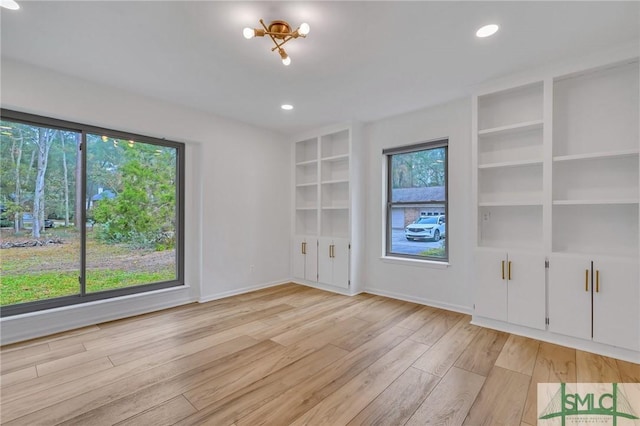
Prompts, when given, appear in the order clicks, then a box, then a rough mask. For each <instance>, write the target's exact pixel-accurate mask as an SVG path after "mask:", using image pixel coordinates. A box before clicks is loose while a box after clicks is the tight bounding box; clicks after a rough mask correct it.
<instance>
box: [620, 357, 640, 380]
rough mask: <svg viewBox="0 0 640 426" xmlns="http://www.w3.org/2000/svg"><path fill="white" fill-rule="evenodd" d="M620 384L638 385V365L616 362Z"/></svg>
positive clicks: (639, 372) (639, 378)
mask: <svg viewBox="0 0 640 426" xmlns="http://www.w3.org/2000/svg"><path fill="white" fill-rule="evenodd" d="M616 362H617V363H618V371H619V372H620V381H621V382H622V383H640V364H634V363H632V362H628V361H622V360H619V359H618V360H616Z"/></svg>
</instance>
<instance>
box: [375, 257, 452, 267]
mask: <svg viewBox="0 0 640 426" xmlns="http://www.w3.org/2000/svg"><path fill="white" fill-rule="evenodd" d="M380 260H382V261H383V262H385V263H394V264H396V265H405V266H419V267H422V268H432V269H447V268H448V267H449V266H451V264H450V263H449V262H438V261H435V260H419V259H406V258H403V257H394V256H381V257H380Z"/></svg>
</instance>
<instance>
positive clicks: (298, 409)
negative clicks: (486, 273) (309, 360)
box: [236, 327, 411, 426]
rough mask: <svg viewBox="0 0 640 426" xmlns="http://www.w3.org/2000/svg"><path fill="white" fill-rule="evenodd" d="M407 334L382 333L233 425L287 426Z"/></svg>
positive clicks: (405, 331) (393, 330)
mask: <svg viewBox="0 0 640 426" xmlns="http://www.w3.org/2000/svg"><path fill="white" fill-rule="evenodd" d="M410 333H411V331H410V330H408V329H406V328H400V327H395V328H391V329H389V330H387V331H385V332H384V333H382V334H380V335H379V336H377V337H375V338H374V339H372V340H370V341H369V342H367V343H365V344H364V345H362V346H360V347H359V348H357V349H356V350H354V351H353V352H351V353H349V355H347V356H345V357H343V358H340V359H339V360H338V361H336V362H334V363H332V364H330V365H328V366H327V367H325V368H324V369H322V370H321V371H319V372H318V373H316V374H314V375H313V376H311V377H309V378H308V379H306V380H304V381H303V382H301V383H299V384H298V385H296V386H293V387H291V388H290V389H289V390H287V391H286V392H284V393H283V394H281V395H279V396H278V397H276V398H275V399H273V400H272V401H270V402H268V403H267V404H264V405H263V406H261V407H260V408H258V409H256V410H255V411H253V412H252V413H250V414H249V415H247V416H245V417H242V418H241V419H239V420H238V421H236V424H237V425H238V426H245V425H246V426H255V425H286V424H289V423H291V422H292V421H293V420H294V419H296V418H297V417H299V416H301V415H302V414H304V413H305V412H306V411H308V410H309V409H311V408H312V407H314V406H315V405H316V404H318V403H319V402H320V401H322V400H323V399H324V398H326V397H327V396H329V395H331V394H332V393H333V392H335V391H336V390H337V389H340V388H341V387H342V386H343V385H344V384H345V383H347V382H348V381H349V380H351V379H352V378H353V377H355V376H356V375H357V374H359V373H360V372H361V371H363V370H364V369H365V368H367V367H369V366H370V365H371V364H372V363H373V362H375V361H376V360H377V359H379V358H380V357H382V356H383V355H384V354H386V353H387V352H389V351H390V350H392V349H393V348H394V347H396V346H397V345H398V344H399V343H400V342H402V341H404V340H405V339H406V338H407V336H408V335H409V334H410Z"/></svg>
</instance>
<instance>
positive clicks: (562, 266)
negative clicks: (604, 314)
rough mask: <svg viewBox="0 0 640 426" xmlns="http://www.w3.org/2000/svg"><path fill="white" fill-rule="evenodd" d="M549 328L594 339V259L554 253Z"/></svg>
mask: <svg viewBox="0 0 640 426" xmlns="http://www.w3.org/2000/svg"><path fill="white" fill-rule="evenodd" d="M549 262H550V263H549V330H550V331H552V332H554V333H559V334H565V335H567V336H573V337H579V338H582V339H591V260H590V259H588V258H580V257H578V258H575V257H562V256H551V258H550V260H549Z"/></svg>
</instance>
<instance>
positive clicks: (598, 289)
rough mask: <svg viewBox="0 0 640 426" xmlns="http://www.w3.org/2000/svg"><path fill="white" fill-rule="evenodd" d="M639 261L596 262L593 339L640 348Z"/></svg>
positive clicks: (635, 348)
mask: <svg viewBox="0 0 640 426" xmlns="http://www.w3.org/2000/svg"><path fill="white" fill-rule="evenodd" d="M639 278H640V276H639V270H638V263H637V262H632V261H622V260H620V261H614V260H607V261H603V260H598V259H594V262H593V283H594V288H593V291H594V293H593V340H594V341H596V342H600V343H606V344H608V345H614V346H619V347H622V348H627V349H632V350H636V351H637V350H640V290H639V287H640V284H639Z"/></svg>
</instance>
